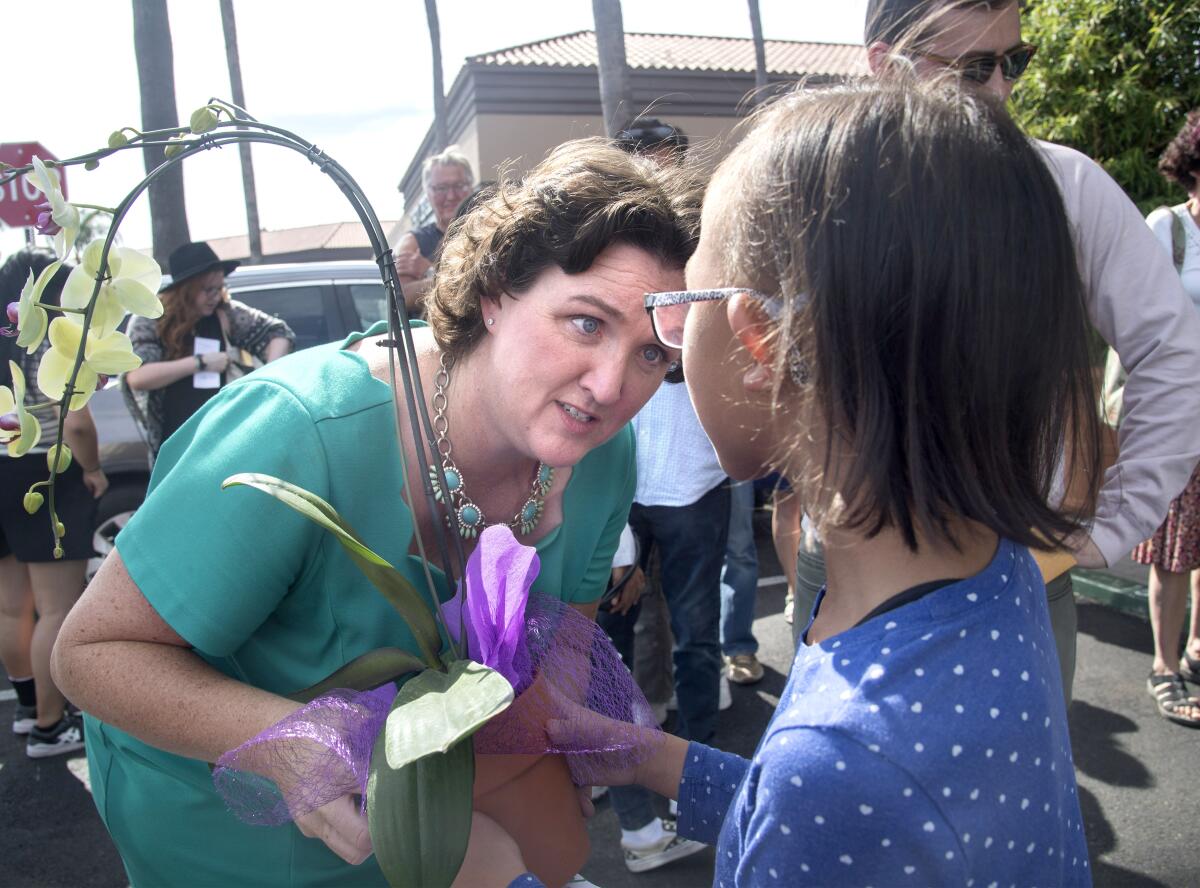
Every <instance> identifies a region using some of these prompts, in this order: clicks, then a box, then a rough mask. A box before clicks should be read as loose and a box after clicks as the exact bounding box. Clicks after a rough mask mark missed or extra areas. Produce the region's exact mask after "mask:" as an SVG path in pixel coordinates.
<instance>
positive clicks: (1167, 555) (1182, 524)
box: [1130, 467, 1200, 573]
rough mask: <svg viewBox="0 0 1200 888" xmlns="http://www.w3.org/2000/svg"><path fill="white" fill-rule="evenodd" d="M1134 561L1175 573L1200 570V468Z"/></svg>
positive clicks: (1172, 502) (1135, 553) (1137, 550)
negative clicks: (1199, 568)
mask: <svg viewBox="0 0 1200 888" xmlns="http://www.w3.org/2000/svg"><path fill="white" fill-rule="evenodd" d="M1130 557H1131V558H1132V559H1133V560H1134V561H1136V562H1138V563H1139V564H1154V565H1157V566H1158V567H1160V568H1162V569H1163V570H1168V571H1170V572H1171V573H1186V572H1188V571H1190V570H1195V569H1196V568H1198V567H1200V467H1197V469H1196V471H1194V472H1192V477H1191V478H1189V479H1188V483H1187V487H1185V488H1184V490H1183V493H1181V494H1179V496H1177V497H1175V499H1173V500H1171V506H1170V508H1169V509H1168V510H1167V518H1166V520H1165V521H1163V523H1162V526H1161V527H1159V528H1158V530H1157V531H1155V533H1154V536H1152V537H1151V538H1150V539H1148V540H1146V542H1144V543H1142V544H1141V545H1139V546H1138V547H1137V548H1136V549H1134V550H1133V554H1132V555H1131V556H1130Z"/></svg>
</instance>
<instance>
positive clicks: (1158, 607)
mask: <svg viewBox="0 0 1200 888" xmlns="http://www.w3.org/2000/svg"><path fill="white" fill-rule="evenodd" d="M1187 590H1188V575H1187V574H1182V573H1172V572H1171V571H1169V570H1163V569H1162V568H1161V567H1159V566H1158V565H1157V564H1155V565H1151V567H1150V627H1151V629H1152V630H1153V632H1154V667H1153V671H1154V673H1155V674H1156V675H1166V674H1167V673H1169V672H1174V671H1175V670H1176V669H1177V668H1178V667H1177V665H1176V664H1178V663H1179V634H1180V632H1182V631H1183V609H1184V606H1185V604H1186V601H1187Z"/></svg>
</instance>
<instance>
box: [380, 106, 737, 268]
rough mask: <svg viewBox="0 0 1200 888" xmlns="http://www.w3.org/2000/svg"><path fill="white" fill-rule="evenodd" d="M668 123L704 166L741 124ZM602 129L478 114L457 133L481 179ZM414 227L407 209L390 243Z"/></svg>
mask: <svg viewBox="0 0 1200 888" xmlns="http://www.w3.org/2000/svg"><path fill="white" fill-rule="evenodd" d="M664 119H665V120H666V122H668V123H670V124H672V125H673V126H678V127H680V128H682V129H683V131H684V132H685V133H687V135H688V139H689V142H690V146H691V149H692V150H693V152H694V153H695V155H696V156H697V157H699V158H700V159H701V160H702V161H703V162H704V163H705V164H706V165H709V166H715V165H716V163H717V161H718V160H720V159H721V158H722V157H724V156H725V154H726V153H727V152H728V150H729V148H730V139H729V134H730V132H731V130H732V129H733V127H734V125H735V124H736V123H737V118H733V117H670V118H664ZM603 134H604V121H603V119H602V118H600V117H598V116H597V117H589V116H586V115H580V116H574V115H567V114H480V115H477V116H476V117H474V118H472V119H471V120H470V121H469V122H468V123H467V127H466V129H465V130H464V131H463V132H462V133H461V134H460V135H459V137H458V140H457V141H458V146H459V148H460V149H461V150H462V152H463V153H464V154H465V155H466V156H467V157H468V158H469V159H470V161H471V165H472V167H474V169H475V177H476V180H477V181H483V180H485V179H496V178H499V176H500V171H501V169H504V170H507V171H508V174H509V175H512V176H519V175H521V174H522V173H524V172H526V171H527V170H529V169H530V168H532V167H533V166H535V165H536V164H537V163H538V161H540V160H541V159H542V158H544V157H545V156H546V154H548V153H549V151H550V150H551V149H552V148H553V147H554V146H556V145H559V144H561V143H563V142H566V141H568V140H570V139H581V138H585V137H587V136H599V135H603ZM411 227H412V224H411V221H410V218H409V212H408V211H406V212H405V214H404V218H403V219H401V220H400V222H399V223H398V224H397V225H396V227H395V228H394V229H393V231H392V233H391V234H390V236H389V239H388V240H389V243H391V244H393V245H394V244H395V243H396V242H397V241H398V240H399V239H400V236H401V235H402V234H403V233H404V232H406V231H408V230H409V229H410V228H411Z"/></svg>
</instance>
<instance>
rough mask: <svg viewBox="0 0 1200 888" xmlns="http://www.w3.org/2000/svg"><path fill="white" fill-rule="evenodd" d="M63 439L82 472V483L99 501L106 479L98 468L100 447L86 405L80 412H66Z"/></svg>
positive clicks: (89, 411)
mask: <svg viewBox="0 0 1200 888" xmlns="http://www.w3.org/2000/svg"><path fill="white" fill-rule="evenodd" d="M63 438H64V439H65V440H66V443H67V446H68V447H69V448H71V453H72V455H73V456H74V459H75V462H77V463H79V468H80V469H81V470H82V471H83V483H84V486H86V487H87V489H88V491H89V492H90V493H91V494H92V497H93V498H95V499H99V498H100V497H102V496H104V491H106V490H107V489H108V478H107V477H106V476H105V474H104V469H102V468H101V467H100V445H99V439H98V437H97V435H96V422H95V420H94V419H93V418H92V411H91V409H90V408H89V407H87V406H86V405H85V406H84V407H83V409H81V410H68V411H67V418H66V420H65V421H64V423H63Z"/></svg>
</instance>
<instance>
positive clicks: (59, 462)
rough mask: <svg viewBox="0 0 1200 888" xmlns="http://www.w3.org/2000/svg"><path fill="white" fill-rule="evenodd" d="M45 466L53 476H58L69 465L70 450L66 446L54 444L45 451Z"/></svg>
mask: <svg viewBox="0 0 1200 888" xmlns="http://www.w3.org/2000/svg"><path fill="white" fill-rule="evenodd" d="M46 465H47V466H48V467H49V469H50V471H51V472H52V473H53V474H55V475H60V474H62V473H63V472H65V471H66V470H67V467H68V466H69V465H71V448H70V447H68V446H67V445H66V444H54V445H52V446H51V447H50V449H49V450H48V451H46Z"/></svg>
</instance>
